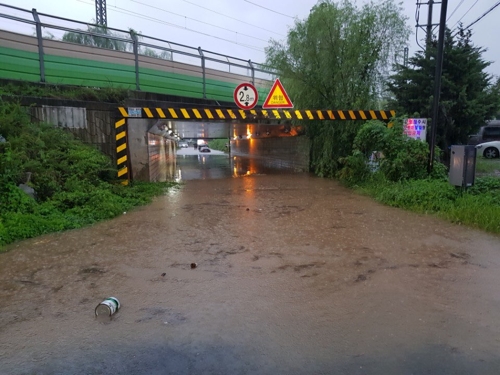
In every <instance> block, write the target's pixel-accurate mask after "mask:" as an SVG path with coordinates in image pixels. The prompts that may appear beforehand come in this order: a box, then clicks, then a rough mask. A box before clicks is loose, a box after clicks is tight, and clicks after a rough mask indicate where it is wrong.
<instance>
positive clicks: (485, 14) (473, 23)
mask: <svg viewBox="0 0 500 375" xmlns="http://www.w3.org/2000/svg"><path fill="white" fill-rule="evenodd" d="M499 5H500V1H498V2H497V3H496V4H495V5H493V6H492V7H491V8H490V9H488V10H487V11H486V12H484V13H483V14H482V15H481V16H480V17H479V18H478V19H476V20H475V21H474V22H472V23H471V24H469V25H468V26H466V27H465V28H464V30H466V29H468V28H469V27H471V26H473V25H475V24H476V23H478V22H479V21H481V20H482V19H483V18H484V17H486V16H487V15H488V14H489V13H490V12H491V11H493V9H495V8H496V7H497V6H499Z"/></svg>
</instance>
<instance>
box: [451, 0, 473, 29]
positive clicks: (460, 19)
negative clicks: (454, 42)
mask: <svg viewBox="0 0 500 375" xmlns="http://www.w3.org/2000/svg"><path fill="white" fill-rule="evenodd" d="M478 1H479V0H476V1H475V2H474V4H472V5H471V6H470V8H469V9H467V11H466V12H465V13H464V14H463V15H462V17H460V18H459V20H458V21H457V22H455V24H454V25H453V27H452V28H451V29H452V30H453V29H455V26H457V25H458V23H459V22H460V21H462V18H464V17H465V16H466V15H467V14H468V13H469V12H470V11H471V9H472V8H474V6H475V5H476V4H477V3H478Z"/></svg>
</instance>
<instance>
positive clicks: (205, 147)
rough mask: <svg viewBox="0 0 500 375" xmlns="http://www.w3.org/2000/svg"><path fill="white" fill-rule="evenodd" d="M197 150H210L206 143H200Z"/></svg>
mask: <svg viewBox="0 0 500 375" xmlns="http://www.w3.org/2000/svg"><path fill="white" fill-rule="evenodd" d="M198 150H199V151H200V152H211V151H210V149H209V148H208V146H207V145H201V146H200V147H199V148H198Z"/></svg>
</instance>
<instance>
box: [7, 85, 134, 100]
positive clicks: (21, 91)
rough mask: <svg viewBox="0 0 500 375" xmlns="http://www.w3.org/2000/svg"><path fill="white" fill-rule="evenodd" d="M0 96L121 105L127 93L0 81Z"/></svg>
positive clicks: (93, 88) (118, 89)
mask: <svg viewBox="0 0 500 375" xmlns="http://www.w3.org/2000/svg"><path fill="white" fill-rule="evenodd" d="M0 95H4V96H19V97H26V96H28V97H29V96H31V97H38V98H56V99H73V100H86V101H98V102H106V103H117V104H121V103H123V102H124V100H125V99H127V98H128V97H129V91H128V90H127V89H124V88H119V87H84V86H68V85H63V86H58V85H50V84H34V83H28V82H15V83H14V82H5V81H0Z"/></svg>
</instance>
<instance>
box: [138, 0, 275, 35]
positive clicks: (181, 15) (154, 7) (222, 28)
mask: <svg viewBox="0 0 500 375" xmlns="http://www.w3.org/2000/svg"><path fill="white" fill-rule="evenodd" d="M130 1H132V2H134V3H137V4H141V5H144V6H147V7H150V8H153V9H156V10H159V11H161V12H165V13H170V14H174V15H176V16H179V17H184V18H185V19H188V20H192V21H195V22H199V23H202V24H204V25H208V26H212V27H216V28H218V29H221V30H225V31H230V32H232V33H236V34H239V35H243V36H246V37H248V38H253V39H257V40H260V41H262V42H267V40H265V39H261V38H257V37H255V36H252V35H248V34H244V33H240V32H238V31H234V30H231V29H227V28H225V27H222V26H219V25H214V24H212V23H208V22H205V21H200V20H197V19H196V18H191V17H187V16H185V15H183V14H179V13H175V12H171V11H169V10H165V9H162V8H159V7H156V6H154V5H149V4H146V3H143V2H141V1H138V0H130Z"/></svg>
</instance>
